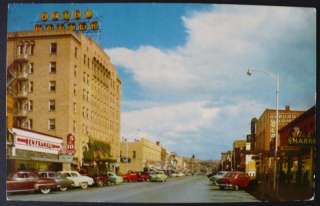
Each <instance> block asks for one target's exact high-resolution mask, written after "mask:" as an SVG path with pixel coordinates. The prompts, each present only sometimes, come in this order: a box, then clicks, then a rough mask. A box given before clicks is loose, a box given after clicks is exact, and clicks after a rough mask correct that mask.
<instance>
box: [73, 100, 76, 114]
mask: <svg viewBox="0 0 320 206" xmlns="http://www.w3.org/2000/svg"><path fill="white" fill-rule="evenodd" d="M73 112H74V113H76V112H77V103H76V102H73Z"/></svg>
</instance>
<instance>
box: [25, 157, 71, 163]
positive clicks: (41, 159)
mask: <svg viewBox="0 0 320 206" xmlns="http://www.w3.org/2000/svg"><path fill="white" fill-rule="evenodd" d="M30 159H31V160H35V161H41V162H56V163H71V162H70V161H64V160H59V159H49V158H43V157H31V158H30Z"/></svg>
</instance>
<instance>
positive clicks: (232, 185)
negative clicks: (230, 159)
mask: <svg viewBox="0 0 320 206" xmlns="http://www.w3.org/2000/svg"><path fill="white" fill-rule="evenodd" d="M217 184H218V186H219V188H220V189H222V190H223V189H234V190H239V188H246V187H248V186H249V184H250V177H249V175H247V174H246V173H244V172H228V173H227V174H226V175H225V176H224V177H223V178H221V179H219V180H217Z"/></svg>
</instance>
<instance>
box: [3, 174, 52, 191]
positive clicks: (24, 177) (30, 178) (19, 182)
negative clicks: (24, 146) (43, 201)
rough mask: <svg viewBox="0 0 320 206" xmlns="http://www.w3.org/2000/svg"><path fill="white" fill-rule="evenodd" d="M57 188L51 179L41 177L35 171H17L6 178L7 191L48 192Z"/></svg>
mask: <svg viewBox="0 0 320 206" xmlns="http://www.w3.org/2000/svg"><path fill="white" fill-rule="evenodd" d="M56 188H57V183H56V182H55V181H54V180H53V179H49V178H41V177H40V176H39V175H38V174H37V173H36V172H30V171H19V172H16V173H14V174H12V175H10V176H9V177H8V178H7V192H8V193H11V192H23V191H40V192H41V193H43V194H48V193H50V191H51V190H52V189H56Z"/></svg>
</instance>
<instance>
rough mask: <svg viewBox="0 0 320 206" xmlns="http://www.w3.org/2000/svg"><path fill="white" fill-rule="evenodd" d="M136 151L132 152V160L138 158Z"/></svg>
mask: <svg viewBox="0 0 320 206" xmlns="http://www.w3.org/2000/svg"><path fill="white" fill-rule="evenodd" d="M136 155H137V154H136V151H132V159H135V158H136Z"/></svg>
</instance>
